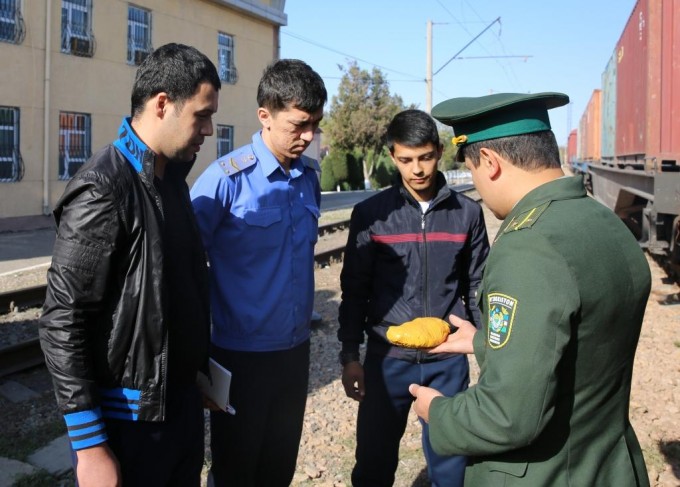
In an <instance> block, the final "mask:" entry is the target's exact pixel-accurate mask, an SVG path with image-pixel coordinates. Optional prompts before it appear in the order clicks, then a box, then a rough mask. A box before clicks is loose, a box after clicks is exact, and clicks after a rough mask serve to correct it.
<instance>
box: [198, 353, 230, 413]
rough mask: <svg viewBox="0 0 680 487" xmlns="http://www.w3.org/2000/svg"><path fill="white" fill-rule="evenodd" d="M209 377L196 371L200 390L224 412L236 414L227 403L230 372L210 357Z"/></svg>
mask: <svg viewBox="0 0 680 487" xmlns="http://www.w3.org/2000/svg"><path fill="white" fill-rule="evenodd" d="M208 366H209V368H210V376H211V378H212V382H211V381H210V379H209V378H208V377H207V376H206V375H205V374H204V373H203V372H200V371H199V373H198V378H197V380H198V387H199V388H200V389H201V392H203V394H205V395H206V396H208V397H209V398H210V400H212V402H214V403H215V404H217V406H218V407H219V408H220V409H221V410H222V411H224V412H227V413H229V414H236V410H235V409H234V408H233V407H232V406H231V405H230V404H229V388H230V387H231V372H230V371H229V370H227V369H225V368H224V367H222V366H221V365H220V364H218V363H217V361H215V359H212V358H211V359H210V361H209V364H208Z"/></svg>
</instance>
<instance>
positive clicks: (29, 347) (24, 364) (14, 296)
mask: <svg viewBox="0 0 680 487" xmlns="http://www.w3.org/2000/svg"><path fill="white" fill-rule="evenodd" d="M459 191H460V192H462V193H470V192H471V191H474V187H471V188H464V189H461V190H459ZM475 199H476V201H479V198H475ZM348 228H349V220H342V221H338V222H334V223H329V224H326V225H321V226H319V236H320V237H322V236H325V235H328V234H330V233H333V232H338V231H344V230H346V229H348ZM344 251H345V246H344V244H343V245H341V246H336V247H333V248H330V249H327V250H323V251H318V252H316V253H315V255H314V262H315V264H316V265H317V266H318V267H324V266H327V265H330V264H331V263H332V262H339V261H342V257H343V253H344ZM46 292H47V286H46V285H44V284H43V285H40V286H34V287H31V288H25V289H18V290H13V291H8V292H3V293H0V314H6V313H9V312H11V311H16V310H21V309H26V308H30V307H37V306H41V305H42V303H43V302H44V300H45V294H46ZM43 363H44V358H43V354H42V350H41V349H40V343H39V341H38V339H37V338H33V339H30V340H27V341H24V342H19V343H17V344H14V345H11V346H8V347H4V348H0V378H1V377H5V376H7V375H9V374H13V373H16V372H20V371H23V370H26V369H29V368H32V367H35V366H38V365H42V364H43Z"/></svg>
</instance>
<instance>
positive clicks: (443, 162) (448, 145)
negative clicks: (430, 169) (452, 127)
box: [439, 131, 463, 171]
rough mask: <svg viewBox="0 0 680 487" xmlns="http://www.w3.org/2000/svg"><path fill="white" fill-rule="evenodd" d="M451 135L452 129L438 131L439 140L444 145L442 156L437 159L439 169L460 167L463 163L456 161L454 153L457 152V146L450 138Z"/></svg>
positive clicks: (445, 169)
mask: <svg viewBox="0 0 680 487" xmlns="http://www.w3.org/2000/svg"><path fill="white" fill-rule="evenodd" d="M452 137H453V132H452V131H440V132H439V140H440V141H441V143H442V144H443V145H444V151H443V152H442V158H441V159H440V160H439V170H440V171H448V170H450V169H460V168H461V167H462V166H463V164H462V163H460V162H458V161H456V154H457V153H458V148H457V147H456V146H455V145H453V143H452V142H451V138H452Z"/></svg>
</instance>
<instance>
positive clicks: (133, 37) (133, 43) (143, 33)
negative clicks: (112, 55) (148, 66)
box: [127, 5, 153, 66]
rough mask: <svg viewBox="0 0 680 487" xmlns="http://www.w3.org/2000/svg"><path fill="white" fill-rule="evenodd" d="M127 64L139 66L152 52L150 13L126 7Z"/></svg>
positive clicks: (130, 6)
mask: <svg viewBox="0 0 680 487" xmlns="http://www.w3.org/2000/svg"><path fill="white" fill-rule="evenodd" d="M127 43H128V49H127V62H128V64H134V65H136V66H139V65H140V64H142V61H144V59H146V56H148V55H149V54H150V53H151V52H152V51H153V47H152V45H151V12H150V11H149V10H145V9H143V8H139V7H133V6H132V5H129V6H128V34H127Z"/></svg>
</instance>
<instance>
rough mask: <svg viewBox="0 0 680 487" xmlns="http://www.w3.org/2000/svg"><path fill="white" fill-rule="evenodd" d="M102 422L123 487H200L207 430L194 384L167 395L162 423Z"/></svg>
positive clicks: (201, 404) (199, 395) (108, 420)
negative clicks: (116, 461) (117, 463)
mask: <svg viewBox="0 0 680 487" xmlns="http://www.w3.org/2000/svg"><path fill="white" fill-rule="evenodd" d="M105 423H106V434H107V435H108V437H109V439H108V445H109V447H110V448H111V450H112V451H113V453H114V454H115V455H116V458H118V461H119V462H120V467H121V471H122V475H123V485H124V486H125V487H130V486H140V487H148V486H150V485H153V486H159V487H161V486H167V487H171V486H177V487H185V486H186V487H192V486H193V487H199V486H200V485H201V470H202V469H203V452H204V450H205V444H204V435H205V431H204V422H203V399H202V397H201V394H200V392H199V391H198V389H197V388H196V387H195V386H189V387H185V388H182V389H180V390H174V391H169V392H168V394H167V396H166V421H162V422H151V421H126V420H122V419H106V420H105ZM74 460H75V455H74ZM74 466H75V461H74ZM76 485H77V483H76Z"/></svg>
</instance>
